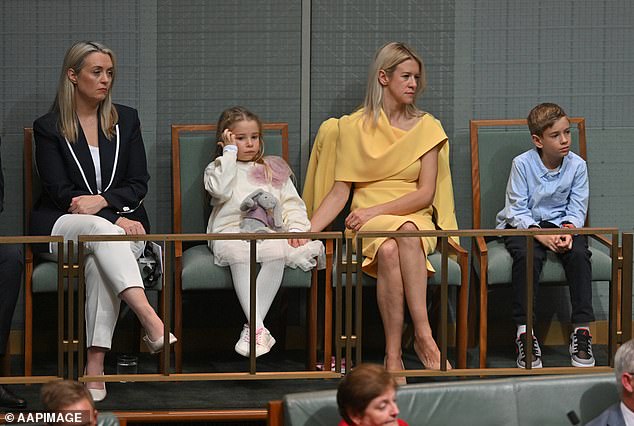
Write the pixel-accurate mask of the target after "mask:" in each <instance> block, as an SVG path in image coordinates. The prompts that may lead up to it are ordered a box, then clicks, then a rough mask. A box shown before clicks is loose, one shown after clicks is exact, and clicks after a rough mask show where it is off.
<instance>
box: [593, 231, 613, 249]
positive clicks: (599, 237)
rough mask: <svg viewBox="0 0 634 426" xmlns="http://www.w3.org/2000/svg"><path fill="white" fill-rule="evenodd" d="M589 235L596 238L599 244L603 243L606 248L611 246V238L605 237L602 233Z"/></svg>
mask: <svg viewBox="0 0 634 426" xmlns="http://www.w3.org/2000/svg"><path fill="white" fill-rule="evenodd" d="M590 237H592V238H593V239H595V240H597V241H598V242H600V243H601V244H603V245H604V246H606V247H607V248H612V239H611V238H607V237H605V236H604V235H601V234H590Z"/></svg>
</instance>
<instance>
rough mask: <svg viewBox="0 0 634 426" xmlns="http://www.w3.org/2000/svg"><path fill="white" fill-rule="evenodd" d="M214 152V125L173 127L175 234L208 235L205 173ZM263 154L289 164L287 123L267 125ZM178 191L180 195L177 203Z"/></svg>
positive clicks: (208, 211) (208, 206)
mask: <svg viewBox="0 0 634 426" xmlns="http://www.w3.org/2000/svg"><path fill="white" fill-rule="evenodd" d="M215 152H216V130H215V125H203V124H201V125H172V174H173V176H172V178H173V180H172V191H173V194H172V195H173V197H174V204H173V206H174V223H173V232H175V233H187V234H198V233H204V232H205V231H206V229H207V220H208V219H209V214H210V212H211V206H210V205H209V196H208V195H207V193H206V192H205V188H204V186H203V173H204V171H205V167H207V165H208V164H209V163H210V162H211V161H212V159H213V157H214V154H215ZM264 153H265V155H277V156H280V157H283V158H284V159H285V160H286V161H288V124H287V123H265V124H264ZM176 154H178V155H176ZM177 191H180V197H179V198H178V199H177V193H176V192H177ZM179 214H180V217H179V216H178V215H179Z"/></svg>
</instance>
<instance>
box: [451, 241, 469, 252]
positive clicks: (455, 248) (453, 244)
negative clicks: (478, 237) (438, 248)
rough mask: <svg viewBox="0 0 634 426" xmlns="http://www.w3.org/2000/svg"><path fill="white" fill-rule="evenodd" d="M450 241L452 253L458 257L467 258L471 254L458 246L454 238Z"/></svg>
mask: <svg viewBox="0 0 634 426" xmlns="http://www.w3.org/2000/svg"><path fill="white" fill-rule="evenodd" d="M448 241H449V248H450V249H451V251H452V253H454V254H456V255H458V256H466V255H468V254H469V252H468V251H467V250H466V249H465V248H464V247H462V246H461V245H460V244H458V243H457V242H456V241H455V240H454V239H453V238H449V239H448Z"/></svg>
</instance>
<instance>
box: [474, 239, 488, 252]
mask: <svg viewBox="0 0 634 426" xmlns="http://www.w3.org/2000/svg"><path fill="white" fill-rule="evenodd" d="M473 247H474V248H475V250H474V254H476V255H477V256H486V255H487V253H488V249H487V243H486V241H485V240H484V237H480V236H478V237H475V239H474V244H473Z"/></svg>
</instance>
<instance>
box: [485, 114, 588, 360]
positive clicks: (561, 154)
mask: <svg viewBox="0 0 634 426" xmlns="http://www.w3.org/2000/svg"><path fill="white" fill-rule="evenodd" d="M528 128H529V130H530V132H531V138H532V141H533V144H534V145H535V148H533V149H531V150H529V151H526V152H525V153H523V154H520V155H518V156H517V157H515V159H513V165H512V167H511V174H510V176H509V180H508V184H507V187H506V201H505V206H504V209H502V211H500V212H499V213H498V215H497V218H496V219H497V220H496V221H497V225H496V227H497V228H498V229H513V228H517V229H528V228H580V227H583V225H584V222H585V219H586V214H587V211H588V195H589V190H588V170H587V167H586V162H585V161H584V160H583V158H581V157H580V156H578V155H577V154H575V153H573V152H571V151H570V142H571V138H570V121H569V120H568V117H567V116H566V113H565V112H564V111H563V109H561V107H559V106H558V105H556V104H552V103H543V104H539V105H537V106H536V107H535V108H533V109H532V110H531V112H530V113H529V115H528ZM535 239H536V240H537V242H538V243H537V244H535V245H534V258H533V279H534V283H533V288H534V290H535V291H534V294H535V297H537V290H538V288H539V276H540V273H541V271H542V267H543V265H544V260H545V259H546V253H547V251H548V250H550V251H552V252H554V253H556V254H557V256H558V257H559V259H561V262H562V264H563V266H564V270H565V272H566V280H567V282H568V286H569V289H570V301H571V304H572V318H571V320H572V324H573V328H574V329H573V332H572V334H571V335H570V346H569V351H570V358H571V363H572V365H573V366H575V367H592V366H594V363H595V362H594V356H593V354H592V336H591V335H590V328H589V326H590V323H591V322H593V321H594V311H593V309H592V287H591V281H592V267H591V264H590V256H591V253H590V250H589V249H588V239H587V237H586V236H585V235H575V236H572V235H563V234H562V235H536V236H535ZM504 243H505V245H506V248H507V249H508V251H509V253H510V254H511V256H512V257H513V268H512V277H513V291H514V298H513V320H514V321H515V323H516V325H517V336H516V340H515V344H516V346H517V366H518V367H520V368H524V367H525V366H526V350H527V349H526V348H527V346H528V345H529V343H528V338H527V336H526V315H527V312H526V238H525V237H522V236H512V237H505V238H504ZM530 346H531V348H532V351H533V362H532V367H533V368H541V367H542V360H541V349H540V347H539V343H538V341H537V338H536V337H535V336H534V335H533V336H532V339H531V343H530Z"/></svg>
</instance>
